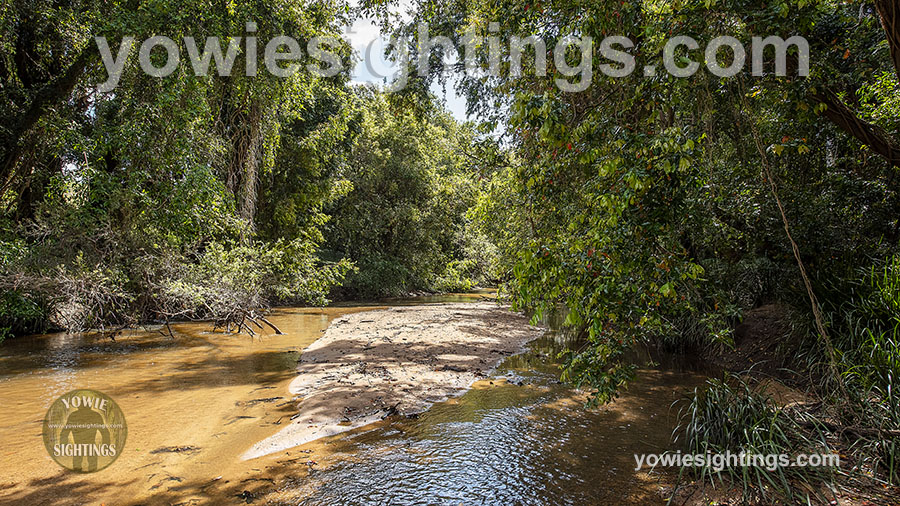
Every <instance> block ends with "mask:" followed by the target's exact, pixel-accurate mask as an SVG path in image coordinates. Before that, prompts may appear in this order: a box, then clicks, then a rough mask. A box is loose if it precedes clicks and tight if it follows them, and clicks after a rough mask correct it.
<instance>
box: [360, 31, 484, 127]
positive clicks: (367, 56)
mask: <svg viewBox="0 0 900 506" xmlns="http://www.w3.org/2000/svg"><path fill="white" fill-rule="evenodd" d="M345 37H346V38H347V40H349V41H350V44H351V45H352V46H353V49H354V50H355V51H356V52H357V54H358V56H359V60H360V61H359V62H358V63H357V64H356V67H355V68H354V69H353V74H352V76H353V77H352V81H353V82H355V83H360V84H362V83H377V84H385V83H387V82H389V81H391V77H390V76H392V75H393V74H394V72H395V71H396V69H395V68H394V67H392V64H391V62H389V61H387V60H385V58H384V46H385V44H386V42H387V39H386V38H384V37H382V35H381V30H380V29H379V27H378V25H376V24H375V22H374V20H372V19H364V18H363V19H357V20H356V22H354V23H353V25H352V26H351V27H349V28H348V29H347V32H346V33H345ZM367 62H368V65H367ZM431 92H432V93H434V94H435V95H436V96H437V97H438V98H440V99H442V100H443V101H444V104H445V105H446V107H447V109H448V110H449V111H450V112H451V113H452V114H453V116H454V117H455V118H456V119H457V120H459V121H466V120H467V118H466V102H465V99H464V98H463V97H461V96H459V95H458V94H457V93H456V89H455V88H454V86H453V84H452V82H450V83H448V85H447V90H446V92H445V91H444V89H443V86H441V85H439V84H437V83H435V84H434V85H432V87H431Z"/></svg>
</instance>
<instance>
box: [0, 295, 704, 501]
mask: <svg viewBox="0 0 900 506" xmlns="http://www.w3.org/2000/svg"><path fill="white" fill-rule="evenodd" d="M480 298H481V296H473V297H468V299H467V300H478V299H480ZM417 302H421V301H417ZM402 303H404V301H397V302H393V303H392V304H402ZM373 309H379V308H378V307H335V308H326V309H318V308H293V309H281V310H278V311H277V312H276V313H275V314H274V315H273V316H272V318H271V320H272V322H273V323H275V324H276V325H278V326H279V327H280V328H281V329H282V330H283V331H284V332H285V334H284V335H280V336H279V335H274V334H269V333H266V334H263V335H261V336H259V337H257V338H255V339H251V338H249V337H247V336H235V335H230V336H229V335H223V334H221V333H212V332H210V330H211V328H210V326H209V325H207V324H181V325H174V326H173V328H174V330H175V332H176V338H175V339H174V340H173V339H170V338H168V337H164V336H162V335H161V334H159V333H154V332H131V333H126V334H123V335H120V336H118V337H117V338H116V341H115V342H113V341H110V340H108V339H104V338H100V337H97V336H90V335H69V336H67V335H64V334H52V335H42V336H32V337H27V338H24V339H16V340H11V341H7V342H5V343H3V344H2V345H0V398H2V399H3V402H4V407H5V409H4V410H0V441H2V447H0V455H2V458H3V463H4V464H5V465H4V468H3V470H2V471H0V504H4V505H5V504H49V505H69V504H91V505H99V504H106V505H111V504H135V505H137V504H245V503H249V502H252V503H253V504H294V505H296V504H311V505H318V504H384V503H389V502H390V503H395V504H408V503H421V501H423V500H425V501H430V502H434V503H444V502H448V501H449V502H450V503H452V504H459V503H465V504H510V503H521V504H531V503H534V504H538V503H541V504H551V503H555V502H558V501H564V502H566V501H568V500H573V501H576V502H581V503H611V502H618V503H622V504H626V503H628V504H648V503H660V504H661V503H663V502H664V501H662V500H661V498H660V497H659V495H658V490H659V489H660V486H661V485H663V484H665V483H666V482H667V480H668V479H669V478H664V479H662V481H660V478H661V477H660V476H654V475H649V474H647V473H645V472H641V473H634V472H632V471H630V470H629V469H630V468H629V464H630V462H631V454H632V453H634V452H647V451H654V449H659V448H663V447H664V446H665V444H666V441H668V437H669V433H670V431H671V429H672V424H673V420H672V419H671V418H672V413H671V410H670V405H671V403H672V401H673V400H675V399H676V398H678V397H680V396H681V395H682V392H683V391H684V390H685V389H686V388H689V387H692V386H694V385H696V384H697V382H698V381H700V380H701V378H700V377H698V376H697V375H695V374H690V373H684V374H682V373H664V372H648V373H647V374H646V376H643V379H642V380H640V381H639V382H637V383H635V384H634V385H632V386H631V387H629V389H628V391H627V392H623V396H622V397H621V398H620V399H619V400H618V401H617V402H615V403H614V404H612V405H610V406H608V407H604V408H602V409H601V410H587V411H586V410H584V409H583V407H582V405H581V403H582V402H583V400H584V397H583V393H578V392H574V391H572V390H571V389H570V388H568V387H567V386H565V385H562V384H560V383H559V382H558V381H557V379H558V375H559V369H558V368H557V367H558V364H557V362H556V360H555V357H556V356H557V353H558V352H560V351H561V350H562V349H564V348H565V347H568V346H572V345H575V343H574V342H570V341H568V340H566V339H568V338H565V337H564V336H563V335H561V334H558V333H555V332H549V333H546V334H544V336H543V337H541V338H540V339H538V340H537V341H534V342H532V343H531V344H529V345H528V352H527V353H524V354H520V355H515V356H512V357H509V358H507V359H506V360H504V362H503V364H501V366H500V369H499V370H498V372H496V373H494V374H492V375H489V376H488V377H485V378H483V379H479V381H477V382H476V383H475V384H474V385H472V388H471V389H469V390H468V392H467V393H466V394H464V395H463V396H461V397H458V398H452V399H450V400H448V401H446V402H441V403H438V404H436V405H435V406H434V407H433V408H432V409H429V410H428V411H426V412H424V413H422V414H421V416H420V417H417V418H415V417H414V418H409V417H402V416H392V417H388V418H386V419H385V420H380V419H379V420H378V421H376V422H375V423H373V424H369V425H366V426H363V427H359V428H356V429H353V430H350V431H348V432H344V433H342V434H339V435H336V436H329V437H324V438H321V439H317V440H314V441H311V442H309V443H306V444H303V445H300V446H297V447H294V448H289V449H286V450H283V451H278V452H275V453H272V454H269V455H266V456H262V457H258V458H254V459H250V460H242V458H241V457H242V456H243V455H244V454H245V453H246V452H247V451H248V450H249V449H250V448H252V447H253V446H254V445H255V444H256V443H258V442H259V441H263V440H265V439H267V438H269V437H271V436H273V435H275V434H277V433H278V432H279V431H280V430H282V429H283V428H284V427H285V426H286V425H287V424H289V423H290V422H291V421H292V420H291V417H292V416H295V415H297V414H298V401H299V403H300V404H301V405H302V402H303V399H302V398H297V399H295V396H294V395H293V394H291V393H290V388H291V384H292V382H293V381H294V380H295V378H297V377H298V376H299V375H298V374H297V367H298V361H299V360H300V352H301V350H303V349H305V348H307V347H309V346H310V345H311V344H313V343H314V342H316V341H317V340H318V339H319V338H321V337H322V336H323V334H324V333H325V331H326V329H327V328H328V326H329V324H330V323H332V321H335V320H341V319H344V318H346V321H345V322H343V323H340V324H339V325H348V324H350V323H351V322H352V321H355V318H360V321H359V325H360V326H362V325H364V323H363V322H362V321H361V320H368V319H371V318H369V317H366V316H364V314H360V315H358V317H356V316H354V317H348V315H352V314H354V313H359V312H361V311H371V310H373ZM380 309H387V308H386V307H384V306H381V307H380ZM385 314H386V315H391V314H392V313H389V312H386V313H385ZM370 323H375V322H365V324H366V325H367V324H370ZM389 323H390V322H389ZM389 337H390V336H389ZM401 342H402V339H401ZM311 356H314V355H312V352H311ZM308 358H309V357H308ZM443 359H445V360H446V359H449V357H443ZM452 360H453V361H455V362H451V364H454V363H455V365H458V366H460V367H459V369H463V367H466V368H465V369H464V370H456V371H454V370H453V369H456V368H457V367H452V368H450V369H448V370H447V371H441V372H452V373H454V374H460V375H466V374H473V375H476V374H475V373H474V372H473V371H482V369H481V367H482V366H480V365H479V366H478V367H477V368H470V367H468V365H469V364H471V363H472V361H471V360H463V358H461V357H456V358H453V359H452ZM302 365H303V364H301V367H302ZM489 365H490V364H487V363H486V364H485V367H488V366H489ZM366 370H367V371H368V366H367V367H366ZM498 375H499V376H498ZM476 376H477V375H476ZM467 382H468V378H467V377H466V378H462V379H461V383H460V387H462V385H464V384H466V383H467ZM390 383H391V384H393V383H395V382H390ZM74 388H94V389H97V390H100V391H103V392H104V393H106V394H108V395H110V396H111V397H112V398H113V399H115V400H116V402H117V403H118V404H119V405H120V407H121V408H122V409H123V411H124V413H125V417H126V420H127V422H128V428H129V434H128V441H127V443H126V445H125V451H124V452H123V453H122V455H121V456H120V457H119V458H118V460H116V462H115V463H113V465H111V466H110V467H108V468H106V469H104V470H103V471H101V472H98V473H93V474H86V475H79V474H75V473H71V472H68V471H65V470H64V469H62V468H60V467H59V466H58V465H57V464H56V463H55V462H53V460H52V459H51V458H50V456H49V455H48V454H47V452H46V450H45V449H44V447H43V443H42V440H41V421H42V418H43V416H44V413H45V412H46V409H47V407H48V406H49V405H50V403H51V402H52V401H53V400H54V399H55V398H56V397H58V396H59V395H61V394H62V393H65V392H67V391H69V390H72V389H74ZM298 397H299V396H298ZM401 406H402V404H401ZM399 408H400V406H398V410H399ZM379 418H380V416H379ZM295 420H296V419H295ZM623 422H624V423H623ZM650 445H652V446H650ZM450 499H453V500H452V501H451V500H450Z"/></svg>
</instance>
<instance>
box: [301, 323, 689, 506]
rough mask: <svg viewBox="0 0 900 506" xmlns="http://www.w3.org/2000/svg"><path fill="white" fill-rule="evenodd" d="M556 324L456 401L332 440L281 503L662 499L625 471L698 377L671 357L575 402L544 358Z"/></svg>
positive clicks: (570, 339) (661, 432)
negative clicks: (622, 384) (594, 405)
mask: <svg viewBox="0 0 900 506" xmlns="http://www.w3.org/2000/svg"><path fill="white" fill-rule="evenodd" d="M560 322H561V316H560V315H558V314H556V315H551V316H550V317H549V318H548V319H547V323H549V324H551V325H552V326H553V327H552V330H551V331H549V332H547V333H546V334H545V336H544V337H542V338H541V339H539V340H537V341H535V342H533V343H532V344H531V345H530V346H529V351H528V352H526V353H524V354H522V355H519V356H516V357H511V358H509V359H507V360H506V361H505V362H504V363H503V364H502V365H501V366H500V367H499V368H498V370H497V371H496V376H495V377H494V378H493V379H491V380H487V381H483V382H480V383H479V384H476V387H475V388H474V389H473V390H471V391H469V392H468V393H466V394H465V395H464V396H462V397H461V398H459V399H457V400H452V401H449V402H445V403H440V404H437V405H435V406H434V407H433V408H432V409H431V410H429V411H428V412H426V413H424V414H422V415H421V416H420V417H419V418H418V419H407V420H402V421H397V422H394V423H392V424H389V425H382V426H379V427H377V428H375V429H373V430H370V431H365V432H362V433H357V434H353V435H350V436H345V437H342V438H336V439H335V440H334V441H331V442H330V443H329V446H330V447H331V448H330V450H332V451H335V452H338V455H337V456H336V457H335V458H334V459H332V460H334V461H335V462H336V463H335V464H334V465H333V466H331V467H329V468H327V469H324V470H322V471H315V472H310V473H309V476H308V478H307V479H305V480H296V481H294V482H292V483H291V485H290V486H289V487H288V488H289V489H291V490H290V491H291V492H292V494H289V496H291V497H292V499H291V500H290V501H285V504H287V503H291V504H294V503H299V504H307V505H320V504H321V505H324V504H535V505H545V504H586V503H587V504H621V503H629V504H635V503H637V504H646V503H648V502H649V503H661V502H662V498H661V496H660V495H659V494H658V489H659V485H658V483H657V480H658V479H659V477H660V476H659V475H654V476H651V475H648V474H645V473H636V472H634V471H633V469H634V459H633V454H634V453H646V452H660V451H662V449H665V448H667V447H668V446H669V439H670V435H671V430H672V427H673V425H674V423H675V415H676V413H675V412H673V411H672V409H671V404H672V402H673V401H674V400H676V399H678V398H679V397H680V396H681V395H682V392H683V391H686V390H688V389H690V388H692V387H693V386H695V385H697V384H699V383H700V381H702V378H703V376H702V375H701V374H698V373H696V372H694V371H692V368H691V367H690V364H686V363H685V362H684V361H680V360H671V361H669V365H671V366H673V367H672V368H667V369H663V368H659V367H657V368H655V369H644V370H642V371H641V377H640V379H639V380H638V381H636V382H635V383H634V384H632V385H631V386H630V387H629V388H628V390H627V391H626V392H624V394H623V396H622V397H621V398H620V399H619V400H618V401H617V402H616V403H614V404H613V405H611V406H606V407H603V408H601V409H597V410H585V409H584V408H583V402H584V401H585V400H586V397H585V396H584V395H583V394H580V393H576V392H573V391H572V390H571V389H570V388H568V387H567V386H565V385H562V384H560V382H559V381H558V376H559V369H558V364H557V363H556V360H555V357H557V355H558V354H559V352H561V351H563V350H565V349H566V348H569V347H572V346H577V345H578V344H579V343H578V341H577V336H575V335H573V334H572V333H570V332H566V331H562V330H560V329H559V323H560ZM648 357H649V355H648ZM657 358H658V357H657ZM669 478H671V477H669Z"/></svg>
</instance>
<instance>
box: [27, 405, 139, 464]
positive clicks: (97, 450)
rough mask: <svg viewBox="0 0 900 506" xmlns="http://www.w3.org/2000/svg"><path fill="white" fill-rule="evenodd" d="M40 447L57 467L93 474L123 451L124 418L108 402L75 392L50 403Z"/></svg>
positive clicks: (117, 408)
mask: <svg viewBox="0 0 900 506" xmlns="http://www.w3.org/2000/svg"><path fill="white" fill-rule="evenodd" d="M43 433H44V446H45V447H46V448H47V451H48V452H49V453H50V456H51V457H53V460H55V461H56V463H57V464H59V465H61V466H63V467H65V468H66V469H69V470H71V471H75V472H78V473H93V472H95V471H99V470H101V469H105V468H106V467H107V466H109V465H110V464H112V463H113V462H114V461H115V460H116V458H117V457H118V456H119V454H121V453H122V450H123V449H124V448H125V437H126V436H127V435H128V427H127V426H126V425H125V415H124V414H123V413H122V410H121V409H120V408H119V405H118V404H116V402H115V401H114V400H112V398H110V397H109V396H108V395H106V394H104V393H102V392H98V391H96V390H87V389H78V390H72V391H71V392H69V393H67V394H64V395H63V396H61V397H60V398H59V399H56V400H55V401H53V404H51V405H50V409H48V410H47V416H45V417H44V431H43Z"/></svg>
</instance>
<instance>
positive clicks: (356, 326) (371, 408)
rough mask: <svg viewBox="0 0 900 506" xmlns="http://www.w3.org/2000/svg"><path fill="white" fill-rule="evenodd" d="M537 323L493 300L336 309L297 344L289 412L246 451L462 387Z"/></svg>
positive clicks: (304, 439)
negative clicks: (310, 339) (308, 339)
mask: <svg viewBox="0 0 900 506" xmlns="http://www.w3.org/2000/svg"><path fill="white" fill-rule="evenodd" d="M544 331H545V330H544V329H541V328H539V327H534V326H531V325H529V324H528V319H527V318H526V317H524V316H522V315H519V314H515V313H512V312H510V311H508V310H507V309H505V308H502V307H500V306H498V305H497V304H496V303H490V302H482V303H468V304H437V305H425V306H414V307H408V306H407V307H392V308H389V309H382V310H375V311H368V312H364V313H356V314H351V315H346V316H343V317H341V318H339V319H337V320H335V321H334V322H333V323H332V324H331V326H330V327H329V328H328V330H327V332H325V335H324V336H322V338H321V339H319V340H317V341H316V342H315V343H313V344H312V345H310V346H309V347H308V348H306V349H305V350H303V353H302V354H301V357H300V365H299V367H298V369H297V373H298V376H297V378H296V379H294V380H293V381H292V382H291V385H290V393H291V394H292V395H295V396H300V397H302V400H301V401H300V403H299V405H298V409H299V412H298V413H297V416H296V419H294V420H292V423H290V424H289V425H287V426H286V427H285V428H284V429H282V430H281V431H279V432H278V434H276V435H274V436H272V437H270V438H268V439H266V440H265V441H262V442H260V443H259V444H257V445H254V447H253V448H252V449H250V451H248V452H247V453H246V454H244V456H243V458H245V459H251V458H256V457H260V456H263V455H268V454H270V453H273V452H279V451H283V450H286V449H288V448H292V447H295V446H298V445H301V444H304V443H308V442H310V441H313V440H315V439H318V438H321V437H326V436H333V435H335V434H339V433H341V432H346V431H348V430H351V429H353V428H357V427H362V426H364V425H368V424H370V423H373V422H376V421H378V420H381V419H383V418H386V417H388V416H391V415H402V416H410V415H414V414H418V413H421V412H423V411H425V410H427V409H428V408H429V407H430V406H431V405H432V404H433V403H435V402H440V401H444V400H446V399H448V398H450V397H456V396H459V395H462V394H463V393H465V392H466V390H468V389H469V388H470V387H471V386H472V384H473V383H475V382H476V381H477V380H479V379H481V378H484V377H485V376H486V375H487V374H488V373H489V372H490V371H492V370H493V369H494V368H495V367H497V365H498V364H499V363H500V362H501V361H502V360H503V359H505V358H506V357H508V356H510V355H513V354H516V353H520V352H522V351H524V349H525V344H526V343H528V342H529V341H532V340H534V339H537V338H538V337H540V336H541V335H542V334H543V333H544Z"/></svg>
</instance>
